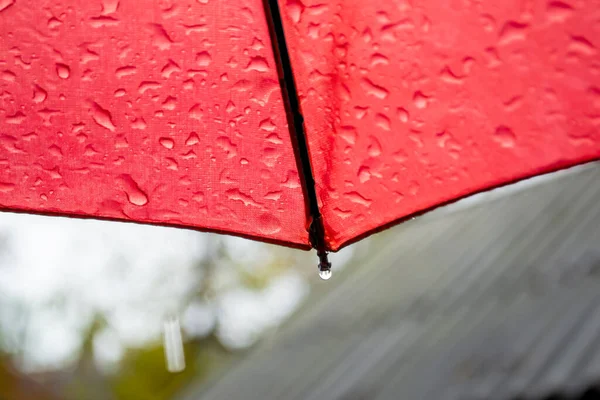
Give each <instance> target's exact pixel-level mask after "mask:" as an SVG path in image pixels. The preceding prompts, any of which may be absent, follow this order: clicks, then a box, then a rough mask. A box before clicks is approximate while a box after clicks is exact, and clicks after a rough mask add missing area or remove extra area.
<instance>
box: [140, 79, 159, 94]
mask: <svg viewBox="0 0 600 400" xmlns="http://www.w3.org/2000/svg"><path fill="white" fill-rule="evenodd" d="M158 88H160V83H158V82H150V81H143V82H142V83H140V86H139V87H138V92H139V93H140V94H144V93H146V92H147V91H148V90H156V89H158Z"/></svg>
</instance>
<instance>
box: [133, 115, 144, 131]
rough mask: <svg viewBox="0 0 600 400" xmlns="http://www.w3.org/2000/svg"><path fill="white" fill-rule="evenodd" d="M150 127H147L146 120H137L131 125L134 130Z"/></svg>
mask: <svg viewBox="0 0 600 400" xmlns="http://www.w3.org/2000/svg"><path fill="white" fill-rule="evenodd" d="M147 126H148V125H146V121H145V120H144V118H137V119H136V120H135V121H133V122H132V123H131V128H132V129H139V130H144V129H146V127H147Z"/></svg>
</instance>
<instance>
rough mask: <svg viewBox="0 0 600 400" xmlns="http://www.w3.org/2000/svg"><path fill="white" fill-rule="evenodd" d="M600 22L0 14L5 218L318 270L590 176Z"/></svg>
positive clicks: (542, 15)
mask: <svg viewBox="0 0 600 400" xmlns="http://www.w3.org/2000/svg"><path fill="white" fill-rule="evenodd" d="M599 18H600V8H599V7H597V4H596V3H595V2H575V1H565V2H559V1H542V0H535V1H504V2H499V3H498V2H486V3H480V2H468V1H450V2H441V1H439V0H427V1H423V2H419V3H418V4H416V3H415V2H410V1H394V2H391V1H390V2H373V1H365V0H355V1H325V2H323V1H314V0H305V1H304V2H300V1H298V0H288V1H286V2H283V1H282V2H281V3H280V4H279V5H278V4H277V2H276V1H274V0H273V1H266V0H265V1H264V2H262V1H261V0H235V1H219V0H188V1H177V2H176V1H167V0H164V1H150V2H146V1H144V2H142V1H125V0H121V1H119V0H103V1H90V2H82V1H75V0H67V1H60V2H59V1H48V2H44V3H43V4H41V5H40V4H39V3H38V2H36V1H33V0H29V1H28V0H0V20H1V21H2V23H1V24H0V73H1V77H0V78H1V79H0V166H1V167H0V206H1V207H2V209H4V210H19V211H25V212H34V213H47V214H56V215H67V216H78V217H93V218H105V219H116V220H127V221H135V222H143V223H152V224H164V225H174V226H180V227H190V228H197V229H200V230H208V231H215V232H221V233H229V234H235V235H241V236H244V237H250V238H254V239H258V240H264V241H269V242H275V243H279V244H282V245H287V246H293V247H298V248H305V249H307V248H309V247H311V246H312V247H315V248H317V249H318V250H319V253H320V255H321V268H322V269H323V270H327V269H328V268H329V264H328V263H327V260H326V257H325V251H335V250H338V249H340V248H341V247H343V246H345V245H346V244H348V243H351V242H352V241H356V240H358V239H360V238H362V237H364V236H366V235H368V234H370V233H372V232H374V231H377V230H380V229H383V228H385V227H387V226H389V225H391V224H393V223H396V222H398V221H401V220H403V219H405V218H407V217H410V216H412V215H415V214H417V213H421V212H423V211H426V210H428V209H431V208H433V207H436V206H438V205H441V204H444V203H447V202H450V201H453V200H455V199H458V198H461V197H464V196H467V195H469V194H472V193H475V192H479V191H482V190H485V189H488V188H491V187H496V186H499V185H504V184H507V183H510V182H514V181H516V180H519V179H522V178H525V177H529V176H533V175H537V174H541V173H546V172H550V171H554V170H558V169H561V168H565V167H568V166H572V165H575V164H579V163H583V162H587V161H590V160H594V159H597V158H598V157H599V155H600V130H599V128H598V126H599V125H600V57H599V56H598V49H597V47H598V46H599V45H600V43H598V37H600V24H599V23H598V20H599ZM324 274H325V275H326V276H325V277H327V276H328V274H327V273H324Z"/></svg>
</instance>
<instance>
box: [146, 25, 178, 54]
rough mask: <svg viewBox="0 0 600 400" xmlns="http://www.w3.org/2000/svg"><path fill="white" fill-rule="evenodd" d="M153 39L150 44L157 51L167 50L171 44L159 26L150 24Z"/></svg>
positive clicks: (162, 28) (166, 34)
mask: <svg viewBox="0 0 600 400" xmlns="http://www.w3.org/2000/svg"><path fill="white" fill-rule="evenodd" d="M150 27H151V28H152V33H153V38H152V44H153V45H154V46H156V47H158V48H159V50H168V49H169V48H170V47H171V45H172V44H173V40H172V39H171V37H170V36H169V34H168V33H167V31H166V30H165V28H164V27H163V26H162V25H160V24H151V25H150Z"/></svg>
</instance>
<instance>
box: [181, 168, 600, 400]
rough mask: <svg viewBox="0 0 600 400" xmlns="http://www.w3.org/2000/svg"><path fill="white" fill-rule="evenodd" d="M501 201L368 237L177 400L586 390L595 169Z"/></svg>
mask: <svg viewBox="0 0 600 400" xmlns="http://www.w3.org/2000/svg"><path fill="white" fill-rule="evenodd" d="M497 193H500V194H499V195H497V196H495V198H494V199H493V200H488V201H485V202H483V203H481V204H479V205H475V206H472V207H469V208H461V207H454V209H455V210H454V211H452V208H451V209H450V211H448V210H447V209H440V210H438V211H434V212H432V213H430V214H428V215H426V216H423V217H420V218H418V219H415V220H413V221H409V222H407V223H404V224H402V225H400V226H398V227H396V228H394V229H392V230H390V231H388V232H385V233H382V234H380V235H377V237H376V238H374V239H373V240H371V241H370V242H369V243H368V245H369V246H368V247H369V248H368V251H364V252H362V253H363V256H362V257H360V258H359V261H358V262H357V265H354V266H352V267H348V269H349V270H348V271H344V272H343V273H340V274H337V276H336V274H334V277H333V278H332V280H331V281H329V282H328V283H324V284H318V285H317V287H316V289H315V291H314V293H313V294H312V298H311V301H309V303H308V304H307V305H306V307H304V309H303V310H302V311H301V312H300V313H299V314H298V315H297V316H296V317H295V318H294V319H293V321H291V322H290V323H289V324H286V326H284V327H283V328H282V329H281V331H280V332H279V333H278V335H277V336H276V337H275V338H274V339H273V340H271V341H269V342H264V343H262V344H261V345H260V346H258V347H257V348H256V349H255V350H254V351H252V352H251V353H250V354H249V355H248V356H247V357H245V358H244V359H243V360H242V361H241V362H239V363H237V364H236V365H235V366H234V367H233V368H231V369H229V370H228V371H227V372H225V373H224V374H223V375H221V376H220V377H218V378H217V379H215V380H214V381H213V382H212V383H211V384H210V385H208V386H205V387H204V388H203V389H202V390H201V391H197V390H195V391H192V392H190V393H188V394H187V396H184V397H183V398H184V399H204V400H212V399H218V400H222V399H227V400H236V399H243V400H252V399H261V400H263V399H286V400H294V399H314V400H322V399H340V400H359V399H373V400H387V399H390V400H392V399H393V400H396V399H409V400H410V399H509V398H513V397H515V396H519V397H525V398H539V397H541V396H545V395H548V394H550V393H553V392H557V391H558V392H561V393H564V394H570V393H575V392H579V391H582V390H583V389H584V388H585V387H587V386H588V385H592V384H594V383H595V382H596V381H597V380H599V378H600V279H599V278H600V165H599V164H589V165H587V166H584V167H583V168H579V169H576V170H573V171H568V172H566V173H561V174H559V175H557V176H555V177H554V178H553V179H549V180H548V179H546V180H544V181H543V182H541V183H538V184H536V185H530V187H528V188H523V189H522V190H516V191H515V190H513V191H512V193H510V194H506V193H505V194H502V193H503V191H502V190H500V191H499V192H498V191H497ZM336 280H337V282H336ZM330 283H334V284H333V285H331V284H330Z"/></svg>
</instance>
